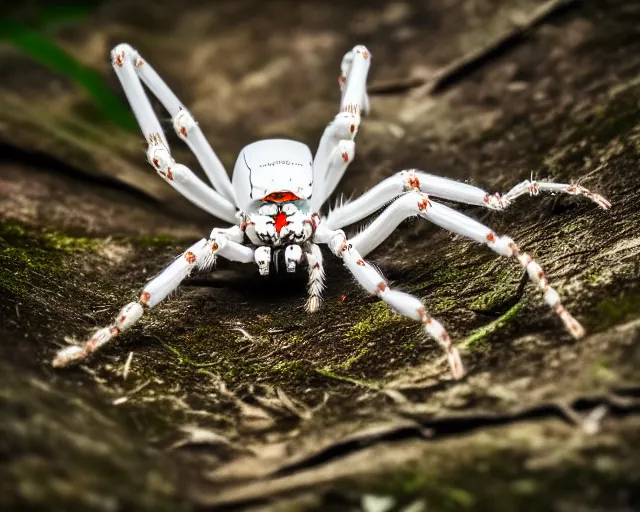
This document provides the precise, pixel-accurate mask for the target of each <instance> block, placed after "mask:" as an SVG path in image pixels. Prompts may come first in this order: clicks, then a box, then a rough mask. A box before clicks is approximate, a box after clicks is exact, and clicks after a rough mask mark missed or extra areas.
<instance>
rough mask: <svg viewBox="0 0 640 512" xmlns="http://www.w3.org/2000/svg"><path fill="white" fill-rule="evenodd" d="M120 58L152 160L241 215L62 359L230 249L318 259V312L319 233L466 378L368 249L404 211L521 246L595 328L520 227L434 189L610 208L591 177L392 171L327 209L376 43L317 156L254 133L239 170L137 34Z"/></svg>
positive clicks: (542, 281)
mask: <svg viewBox="0 0 640 512" xmlns="http://www.w3.org/2000/svg"><path fill="white" fill-rule="evenodd" d="M112 63H113V67H114V69H115V71H116V74H117V75H118V78H119V79H120V82H121V83H122V86H123V88H124V91H125V94H126V95H127V99H128V100H129V104H130V105H131V108H132V109H133V111H134V113H135V115H136V119H137V120H138V123H139V124H140V127H141V129H142V132H143V134H144V136H145V137H146V139H147V142H148V145H149V146H148V150H147V159H148V161H149V163H150V164H151V165H152V166H153V167H154V168H155V169H156V171H157V172H158V174H159V175H160V176H161V177H162V178H163V179H164V180H165V181H166V182H167V183H169V184H170V185H171V186H173V187H174V188H175V189H176V190H177V191H178V192H180V193H181V194H182V195H184V196H185V197H186V198H187V199H189V200H190V201H191V202H193V203H194V204H196V205H197V206H199V207H200V208H202V209H203V210H205V211H207V212H209V213H211V214H212V215H213V216H215V217H217V218H219V219H222V220H224V221H226V222H228V223H231V224H233V226H232V227H230V228H226V229H220V228H215V229H214V230H213V231H212V232H211V234H210V235H209V237H208V238H203V239H202V240H200V241H198V242H196V243H195V244H193V245H192V246H191V247H189V248H188V249H187V250H186V251H185V252H184V253H183V254H182V255H181V256H180V257H178V258H177V259H175V260H174V261H173V262H172V263H171V264H170V265H169V266H168V267H167V268H166V269H165V270H164V271H163V272H162V273H160V274H159V275H158V276H157V277H155V278H154V279H152V280H151V281H150V282H149V283H147V285H146V286H145V288H144V290H143V291H142V293H141V295H140V298H139V299H138V301H137V302H131V303H130V304H127V305H126V306H125V307H124V308H123V309H122V310H121V311H120V313H119V314H118V316H117V317H116V319H115V321H114V322H113V324H112V325H110V326H108V327H105V328H103V329H100V330H98V331H97V332H96V333H95V334H94V335H93V336H92V337H91V338H90V339H89V341H87V343H85V344H84V345H82V346H76V345H73V346H70V347H67V348H65V349H62V350H60V351H59V352H58V354H57V355H56V357H55V358H54V360H53V365H54V366H56V367H62V366H69V365H71V364H74V363H77V362H79V361H81V360H83V359H84V358H86V357H87V356H89V355H90V354H91V353H93V352H94V351H95V350H97V349H98V348H99V347H101V346H102V345H104V344H105V343H107V342H108V341H109V340H111V339H112V338H114V337H115V336H117V335H118V334H120V332H122V331H124V330H125V329H128V328H129V327H131V326H132V325H133V324H134V323H136V322H137V321H138V320H139V319H140V318H141V317H142V315H143V313H144V310H145V309H148V308H152V307H154V306H155V305H157V304H158V303H160V302H161V301H162V300H164V299H165V298H166V297H167V296H168V295H169V294H170V293H171V292H172V291H174V290H175V289H176V288H177V287H178V286H179V285H180V283H181V282H182V280H183V279H184V278H186V277H187V276H189V275H190V274H191V273H192V272H193V271H196V270H200V271H204V270H210V269H211V268H212V263H213V262H214V261H215V258H216V257H218V256H220V257H223V258H226V259H229V260H233V261H240V262H244V263H255V264H257V266H258V270H259V272H260V274H262V275H267V274H269V272H270V269H271V267H272V264H273V263H277V259H276V258H277V257H278V253H279V252H281V251H284V259H285V265H286V269H287V271H289V272H295V271H296V269H297V268H298V266H299V265H300V264H303V263H304V264H306V266H307V268H308V272H309V298H308V300H307V304H306V308H307V311H309V312H315V311H317V310H318V309H319V308H320V306H321V293H322V290H323V288H324V271H323V267H322V253H321V251H320V248H319V246H318V244H326V245H328V246H329V249H330V250H331V252H332V253H333V254H335V255H336V256H338V257H339V258H341V259H342V260H343V262H344V263H345V265H346V267H347V268H348V269H349V271H350V272H351V273H352V274H353V276H354V277H355V279H356V280H357V281H358V283H360V285H361V286H362V287H363V288H365V289H366V290H367V291H368V292H369V293H371V294H375V295H377V296H378V297H379V298H380V299H381V300H383V301H384V302H386V303H387V304H388V305H389V306H390V307H391V308H393V309H394V310H395V311H396V312H398V313H399V314H402V315H405V316H407V317H409V318H413V319H414V320H416V321H418V322H420V323H422V325H423V326H424V329H425V331H426V333H427V334H428V335H429V336H431V337H432V338H434V339H435V340H436V341H437V342H438V343H439V344H440V345H441V346H442V347H443V348H444V350H445V351H446V353H447V356H448V360H449V364H450V367H451V370H452V372H453V374H454V376H455V377H457V378H459V377H461V376H462V375H463V373H464V370H463V367H462V362H461V361H460V356H459V354H458V351H457V350H456V348H455V346H454V344H453V343H452V341H451V339H450V338H449V335H448V334H447V332H446V330H445V329H444V328H443V327H442V325H441V324H440V323H439V322H438V321H436V320H435V319H434V318H433V317H431V316H430V315H429V314H428V313H427V311H426V309H425V307H424V306H423V304H422V302H421V301H420V300H419V299H417V298H416V297H413V296H411V295H409V294H407V293H404V292H401V291H397V290H392V289H391V288H390V287H389V285H388V284H387V282H386V281H385V279H384V277H383V276H382V275H381V274H380V273H379V272H378V270H376V269H375V268H374V267H373V266H371V265H370V264H369V263H367V262H366V261H365V260H364V259H363V257H364V256H366V255H367V254H368V253H369V252H371V251H372V250H373V249H375V248H376V247H377V246H378V245H380V244H381V243H382V242H383V241H384V240H385V239H386V238H387V237H388V236H389V235H390V234H391V233H392V232H393V230H395V228H396V227H397V226H398V224H400V222H402V221H403V220H404V219H406V218H407V217H415V216H417V217H421V218H423V219H427V220H429V221H431V222H433V223H434V224H437V225H439V226H440V227H442V228H444V229H447V230H449V231H452V232H454V233H456V234H459V235H462V236H466V237H468V238H471V239H472V240H475V241H476V242H479V243H482V244H485V245H487V246H488V247H489V248H490V249H492V250H493V251H495V252H496V253H498V254H500V255H502V256H507V257H514V258H515V259H516V260H517V261H518V262H519V263H520V265H522V267H523V268H524V269H526V272H527V274H528V275H529V278H530V279H531V280H532V281H533V282H534V283H535V284H536V285H537V286H538V287H539V288H540V290H541V291H542V293H543V296H544V301H545V302H546V303H547V304H548V305H549V306H550V307H551V308H552V309H553V311H555V312H556V313H557V315H558V316H559V317H560V319H561V320H562V321H563V323H564V325H565V327H566V328H567V330H568V331H569V332H570V333H571V334H572V335H573V336H574V337H576V338H579V337H581V336H583V334H584V329H583V328H582V326H581V325H580V324H579V323H578V322H577V321H576V320H575V319H574V318H573V317H572V316H571V314H570V313H569V312H568V311H567V310H566V309H565V308H564V306H563V305H562V303H561V302H560V296H559V295H558V293H557V292H556V291H555V290H554V289H553V288H552V287H551V286H550V285H549V283H548V281H547V278H546V276H545V274H544V272H543V270H542V268H541V267H540V265H538V263H536V262H535V261H534V260H533V258H532V257H531V256H530V255H529V254H527V253H525V252H523V251H522V250H521V249H520V248H519V247H518V245H516V243H515V242H514V241H513V240H512V239H511V238H509V237H506V236H498V235H497V234H496V233H494V232H493V231H492V230H491V229H490V228H488V227H487V226H484V225H482V224H480V223H479V222H477V221H475V220H473V219H471V218H470V217H467V216H466V215H463V214H461V213H459V212H457V211H456V210H453V209H452V208H449V207H447V206H444V205H443V204H440V203H437V202H435V201H433V200H432V197H437V198H443V199H447V200H450V201H456V202H461V203H465V204H472V205H479V206H483V207H485V208H490V209H493V210H504V209H505V208H507V207H508V206H509V205H510V204H511V203H512V202H513V201H514V200H515V199H516V198H518V197H519V196H521V195H523V194H531V195H537V194H538V193H540V192H542V191H547V192H552V193H566V194H573V195H582V196H585V197H587V198H589V199H591V200H592V201H594V202H595V203H596V204H598V206H600V207H601V208H604V209H606V208H609V207H610V204H609V203H608V202H607V200H606V199H604V198H603V197H601V196H600V195H598V194H594V193H592V192H589V191H588V190H587V189H585V188H584V187H581V186H579V185H576V184H561V183H550V182H536V181H534V180H533V179H532V180H526V181H524V182H522V183H519V184H518V185H516V186H515V187H513V188H512V189H511V190H510V191H508V192H507V193H506V194H504V195H500V194H489V193H487V192H486V191H484V190H482V189H481V188H478V187H475V186H472V185H468V184H465V183H460V182H457V181H453V180H449V179H447V178H441V177H438V176H434V175H432V174H426V173H423V172H420V171H417V170H408V171H401V172H399V173H397V174H395V175H393V176H391V177H389V178H387V179H386V180H384V181H382V182H381V183H379V184H378V185H376V186H375V187H373V188H372V189H371V190H369V191H368V192H366V193H365V194H363V195H362V196H361V197H359V198H357V199H355V200H354V201H351V202H347V203H343V204H341V205H340V206H339V207H337V208H335V209H334V210H332V211H331V212H329V213H328V215H326V216H322V215H321V208H322V206H323V205H324V204H325V202H326V201H327V199H328V197H329V196H330V195H331V193H332V192H333V191H334V189H335V187H336V185H337V184H338V182H339V181H340V179H341V178H342V175H343V174H344V172H345V171H346V169H347V167H348V166H349V163H350V162H351V160H353V156H354V153H355V142H354V139H355V137H356V134H357V133H358V127H359V125H360V116H361V114H366V113H367V112H368V110H369V98H368V97H367V93H366V79H367V74H368V71H369V66H370V64H371V54H370V53H369V51H368V50H367V49H366V48H365V47H364V46H356V47H355V48H353V50H351V51H350V52H348V53H347V54H346V55H345V56H344V58H343V60H342V65H341V74H340V77H339V84H340V89H341V91H342V101H341V105H340V107H341V108H340V112H338V114H337V115H336V117H335V118H334V120H333V121H332V122H331V123H330V124H329V125H328V126H327V128H326V129H325V131H324V134H323V136H322V138H321V140H320V144H319V146H318V150H317V151H316V154H315V156H312V154H311V151H310V149H309V148H308V147H307V146H306V145H305V144H302V143H300V142H295V141H292V140H284V139H271V140H262V141H258V142H254V143H253V144H250V145H248V146H246V147H245V148H244V149H243V150H242V151H241V152H240V155H239V156H238V159H237V161H236V165H235V168H234V171H233V180H232V181H230V180H229V177H228V175H227V173H226V171H225V169H224V167H223V165H222V163H221V162H220V160H219V159H218V157H217V156H216V154H215V153H214V151H213V149H212V148H211V146H210V145H209V144H208V143H207V141H206V139H205V138H204V135H203V134H202V131H201V130H200V128H199V126H198V125H197V123H196V122H195V121H194V119H193V117H192V116H191V114H190V113H189V111H188V110H187V109H186V108H185V107H184V105H182V103H181V102H180V100H178V98H177V97H176V96H175V95H174V94H173V92H172V91H171V89H169V87H168V86H167V85H166V84H165V83H164V81H163V80H162V79H161V78H160V76H159V75H158V74H157V73H156V72H155V71H154V69H153V68H152V67H151V66H149V65H148V64H147V63H146V62H145V61H144V60H142V58H141V57H140V55H139V54H138V52H136V50H134V49H133V48H131V47H130V46H129V45H126V44H121V45H118V46H116V47H115V48H114V49H113V51H112ZM142 83H144V84H146V85H147V86H148V87H149V89H150V90H151V91H152V92H153V93H154V95H156V96H157V97H158V99H159V100H160V102H161V103H162V104H163V105H164V107H165V108H166V109H167V110H168V111H169V113H170V114H171V116H172V118H173V126H174V129H175V131H176V133H177V135H178V136H179V137H180V138H181V139H182V140H184V141H185V142H186V144H187V145H188V146H189V148H190V149H191V150H192V151H193V152H194V154H195V155H196V157H197V158H198V161H199V162H200V164H201V166H202V168H203V170H204V171H205V173H206V175H207V177H208V179H209V180H210V182H211V185H212V186H209V185H207V184H206V183H204V182H203V181H202V180H200V179H199V178H198V177H197V176H196V175H195V174H194V173H193V172H192V171H191V170H190V169H189V168H187V167H185V166H184V165H182V164H179V163H176V161H175V160H174V159H173V157H172V156H171V152H170V150H169V145H168V144H167V141H166V138H165V135H164V132H163V131H162V128H161V126H160V122H159V121H158V118H157V117H156V115H155V114H154V112H153V109H152V108H151V104H150V103H149V99H148V98H147V96H146V94H145V92H144V89H143V87H142ZM386 205H388V206H386ZM385 206H386V208H385V209H384V210H383V212H382V213H381V214H380V215H379V216H378V217H377V218H376V219H375V220H374V221H373V222H372V223H371V224H369V226H367V228H366V229H364V230H363V231H361V232H360V233H359V234H358V235H356V236H355V237H353V238H351V239H347V237H346V235H345V233H344V231H342V228H344V227H346V226H349V225H351V224H354V223H356V222H358V221H360V220H362V219H364V218H366V217H368V216H369V215H371V214H373V213H375V212H376V211H378V210H380V209H381V208H383V207H385Z"/></svg>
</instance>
